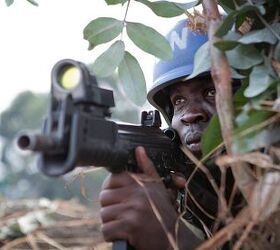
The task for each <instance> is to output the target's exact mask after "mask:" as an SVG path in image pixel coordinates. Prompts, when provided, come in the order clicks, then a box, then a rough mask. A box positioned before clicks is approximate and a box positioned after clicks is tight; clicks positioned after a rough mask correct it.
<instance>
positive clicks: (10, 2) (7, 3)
mask: <svg viewBox="0 0 280 250" xmlns="http://www.w3.org/2000/svg"><path fill="white" fill-rule="evenodd" d="M5 1H6V5H7V6H11V5H12V4H13V3H14V0H5Z"/></svg>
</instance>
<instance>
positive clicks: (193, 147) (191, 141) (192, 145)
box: [185, 133, 201, 155]
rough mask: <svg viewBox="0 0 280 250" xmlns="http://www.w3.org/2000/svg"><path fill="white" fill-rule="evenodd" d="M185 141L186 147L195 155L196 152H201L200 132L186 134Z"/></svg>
mask: <svg viewBox="0 0 280 250" xmlns="http://www.w3.org/2000/svg"><path fill="white" fill-rule="evenodd" d="M185 143H186V145H187V148H188V149H189V150H190V151H191V152H192V153H194V154H195V155H196V154H197V153H200V152H201V134H200V133H195V134H191V135H189V136H186V138H185Z"/></svg>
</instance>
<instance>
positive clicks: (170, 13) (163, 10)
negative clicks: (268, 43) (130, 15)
mask: <svg viewBox="0 0 280 250" xmlns="http://www.w3.org/2000/svg"><path fill="white" fill-rule="evenodd" d="M136 1H137V2H140V3H142V4H144V5H146V6H148V7H149V8H150V9H151V10H152V11H153V12H154V13H155V14H156V15H157V16H161V17H175V16H180V15H182V14H183V13H184V10H183V9H181V8H180V7H178V6H177V5H176V4H175V3H171V2H168V1H156V2H150V1H148V0H136Z"/></svg>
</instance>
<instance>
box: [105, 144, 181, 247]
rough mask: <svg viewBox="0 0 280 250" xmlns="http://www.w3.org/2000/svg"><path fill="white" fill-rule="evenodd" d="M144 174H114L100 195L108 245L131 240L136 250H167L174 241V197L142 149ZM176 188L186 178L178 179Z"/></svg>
mask: <svg viewBox="0 0 280 250" xmlns="http://www.w3.org/2000/svg"><path fill="white" fill-rule="evenodd" d="M135 156H136V159H137V163H138V166H139V167H140V168H141V169H142V171H143V174H132V173H128V172H123V173H121V174H111V175H110V176H109V177H108V178H107V179H106V180H105V182H104V184H103V190H102V191H101V193H100V202H101V206H102V209H101V218H102V222H103V225H102V232H103V235H104V238H105V240H106V241H114V240H118V239H124V240H128V242H129V243H130V244H131V245H132V246H134V247H135V248H136V249H139V250H143V249H153V250H156V249H160V250H162V249H167V248H169V247H170V246H171V245H170V240H168V237H167V234H168V233H169V234H170V235H172V237H173V239H174V234H175V225H176V222H177V216H178V215H177V211H176V209H175V206H174V202H175V199H174V196H173V195H171V193H172V192H170V191H169V190H167V189H166V188H165V186H164V184H163V182H162V181H161V179H160V177H159V176H158V174H157V172H156V170H155V167H154V165H153V163H152V161H151V160H150V159H149V158H148V157H147V155H146V153H145V150H144V148H143V147H138V148H137V149H136V155H135ZM174 178H175V185H176V186H178V187H180V188H181V187H182V186H184V180H183V179H184V178H182V177H177V176H175V177H174Z"/></svg>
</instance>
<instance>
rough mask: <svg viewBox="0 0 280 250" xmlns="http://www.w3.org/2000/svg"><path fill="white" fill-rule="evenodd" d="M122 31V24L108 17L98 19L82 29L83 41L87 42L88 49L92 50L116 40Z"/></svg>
mask: <svg viewBox="0 0 280 250" xmlns="http://www.w3.org/2000/svg"><path fill="white" fill-rule="evenodd" d="M122 29H123V22H121V21H119V20H117V19H114V18H110V17H99V18H96V19H94V20H92V21H91V22H90V23H89V24H88V25H87V26H86V27H85V28H84V39H86V40H88V41H89V49H93V48H94V47H95V46H97V45H99V44H102V43H106V42H109V41H111V40H113V39H114V38H116V37H117V36H118V35H119V34H120V33H121V32H122Z"/></svg>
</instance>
